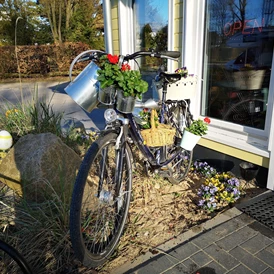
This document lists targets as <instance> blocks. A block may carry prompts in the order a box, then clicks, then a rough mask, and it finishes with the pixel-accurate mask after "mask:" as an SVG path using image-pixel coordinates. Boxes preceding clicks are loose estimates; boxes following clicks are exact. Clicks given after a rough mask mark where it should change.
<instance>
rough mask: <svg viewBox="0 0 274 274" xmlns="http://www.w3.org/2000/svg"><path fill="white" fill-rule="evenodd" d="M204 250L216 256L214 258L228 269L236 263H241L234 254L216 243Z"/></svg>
mask: <svg viewBox="0 0 274 274" xmlns="http://www.w3.org/2000/svg"><path fill="white" fill-rule="evenodd" d="M204 252H205V253H206V254H208V255H209V256H211V257H212V258H214V260H215V261H216V262H217V263H219V264H220V265H221V266H223V267H224V268H226V269H227V270H231V269H232V268H233V267H235V265H238V264H239V261H238V260H236V259H235V258H234V257H233V256H231V255H230V254H228V253H227V252H226V251H225V250H223V249H222V248H220V247H218V246H217V245H215V244H212V245H210V246H209V247H207V248H205V249H204Z"/></svg>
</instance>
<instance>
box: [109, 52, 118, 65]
mask: <svg viewBox="0 0 274 274" xmlns="http://www.w3.org/2000/svg"><path fill="white" fill-rule="evenodd" d="M107 57H108V60H109V62H110V63H111V64H117V63H118V61H119V57H118V55H111V54H108V55H107Z"/></svg>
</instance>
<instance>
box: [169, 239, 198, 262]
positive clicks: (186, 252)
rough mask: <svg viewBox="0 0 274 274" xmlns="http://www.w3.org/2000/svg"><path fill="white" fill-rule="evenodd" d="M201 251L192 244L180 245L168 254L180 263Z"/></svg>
mask: <svg viewBox="0 0 274 274" xmlns="http://www.w3.org/2000/svg"><path fill="white" fill-rule="evenodd" d="M198 251H200V249H199V248H198V247H197V246H195V245H193V244H192V243H191V242H188V243H185V244H183V245H180V246H178V247H176V248H174V249H172V250H171V251H169V252H168V254H169V255H171V256H174V257H175V258H177V259H178V260H180V261H183V260H184V259H186V258H187V257H189V256H191V255H193V254H195V253H197V252H198Z"/></svg>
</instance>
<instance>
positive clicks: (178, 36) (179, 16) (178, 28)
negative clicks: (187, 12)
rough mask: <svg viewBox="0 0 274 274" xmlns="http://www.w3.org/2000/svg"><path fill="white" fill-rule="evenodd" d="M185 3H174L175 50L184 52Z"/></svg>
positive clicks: (178, 1) (176, 0) (176, 1)
mask: <svg viewBox="0 0 274 274" xmlns="http://www.w3.org/2000/svg"><path fill="white" fill-rule="evenodd" d="M183 13H184V7H183V1H182V0H175V1H174V34H173V36H174V50H178V51H180V52H183V50H182V43H183Z"/></svg>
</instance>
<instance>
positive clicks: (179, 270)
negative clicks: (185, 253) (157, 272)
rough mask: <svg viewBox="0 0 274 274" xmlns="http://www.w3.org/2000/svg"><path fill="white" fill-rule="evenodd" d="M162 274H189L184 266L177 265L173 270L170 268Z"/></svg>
mask: <svg viewBox="0 0 274 274" xmlns="http://www.w3.org/2000/svg"><path fill="white" fill-rule="evenodd" d="M162 273H164V274H188V273H189V272H188V268H187V267H186V266H185V265H183V264H181V263H179V264H177V265H175V266H174V267H173V268H171V269H169V270H167V271H164V272H162Z"/></svg>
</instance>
